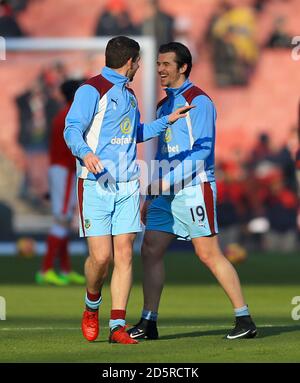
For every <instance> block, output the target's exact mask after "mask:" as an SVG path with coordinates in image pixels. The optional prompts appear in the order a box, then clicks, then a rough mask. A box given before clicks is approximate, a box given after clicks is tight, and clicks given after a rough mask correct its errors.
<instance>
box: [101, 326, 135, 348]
mask: <svg viewBox="0 0 300 383" xmlns="http://www.w3.org/2000/svg"><path fill="white" fill-rule="evenodd" d="M126 328H127V326H117V327H116V328H114V329H113V330H112V331H111V332H110V336H109V339H108V341H109V343H121V344H137V343H139V342H138V341H137V340H135V339H132V338H130V336H129V334H128V332H127V331H126Z"/></svg>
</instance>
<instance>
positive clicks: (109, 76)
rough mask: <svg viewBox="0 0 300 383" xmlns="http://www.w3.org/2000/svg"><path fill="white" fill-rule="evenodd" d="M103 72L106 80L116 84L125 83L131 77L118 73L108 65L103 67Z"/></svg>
mask: <svg viewBox="0 0 300 383" xmlns="http://www.w3.org/2000/svg"><path fill="white" fill-rule="evenodd" d="M101 74H102V76H103V77H105V78H106V80H108V81H110V82H111V83H113V84H115V85H125V84H127V82H128V81H129V78H128V77H126V76H123V75H122V74H120V73H117V72H116V71H115V70H113V69H111V68H108V67H107V66H105V67H103V68H102V71H101Z"/></svg>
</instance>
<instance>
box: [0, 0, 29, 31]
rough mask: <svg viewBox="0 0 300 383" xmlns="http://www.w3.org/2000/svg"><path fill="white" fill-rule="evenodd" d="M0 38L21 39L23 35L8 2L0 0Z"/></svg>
mask: <svg viewBox="0 0 300 383" xmlns="http://www.w3.org/2000/svg"><path fill="white" fill-rule="evenodd" d="M0 36H2V37H23V36H25V33H24V32H23V31H22V29H21V28H20V26H19V24H18V22H17V20H16V19H15V16H14V12H13V9H12V7H11V6H10V4H9V2H8V1H6V0H0Z"/></svg>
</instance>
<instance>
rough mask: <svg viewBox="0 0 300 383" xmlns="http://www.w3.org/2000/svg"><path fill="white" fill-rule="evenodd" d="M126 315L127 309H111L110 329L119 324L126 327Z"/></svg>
mask: <svg viewBox="0 0 300 383" xmlns="http://www.w3.org/2000/svg"><path fill="white" fill-rule="evenodd" d="M125 316H126V310H111V312H110V321H109V328H110V330H113V329H114V328H116V327H117V326H122V327H124V326H125V324H126V322H125Z"/></svg>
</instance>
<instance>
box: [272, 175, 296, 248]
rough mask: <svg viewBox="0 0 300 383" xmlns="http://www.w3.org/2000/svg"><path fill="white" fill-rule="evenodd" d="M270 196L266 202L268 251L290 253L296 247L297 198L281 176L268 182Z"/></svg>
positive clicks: (274, 177)
mask: <svg viewBox="0 0 300 383" xmlns="http://www.w3.org/2000/svg"><path fill="white" fill-rule="evenodd" d="M269 190H270V195H269V197H268V199H267V201H266V217H267V219H268V220H269V222H270V231H269V232H268V233H267V234H266V243H267V249H268V250H275V251H285V252H286V251H292V250H295V249H296V246H297V230H296V228H297V206H298V201H297V196H296V194H295V193H294V192H293V191H292V190H290V189H289V188H288V187H286V186H285V184H284V178H283V174H282V172H281V171H280V169H278V172H277V174H276V173H275V174H273V177H272V178H271V179H270V180H269Z"/></svg>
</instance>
